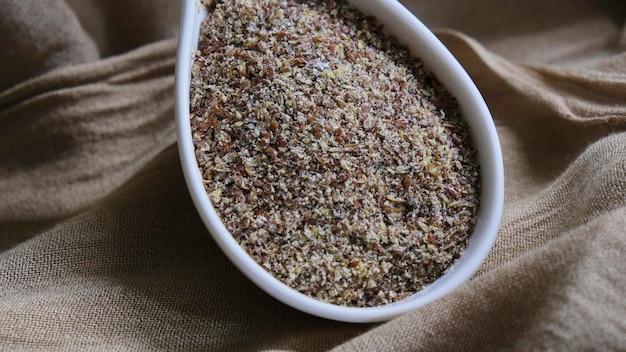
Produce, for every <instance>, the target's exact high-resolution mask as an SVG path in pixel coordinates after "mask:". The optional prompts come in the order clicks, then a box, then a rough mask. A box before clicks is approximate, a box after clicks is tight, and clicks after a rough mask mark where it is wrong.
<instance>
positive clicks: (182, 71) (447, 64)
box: [174, 0, 504, 323]
mask: <svg viewBox="0 0 626 352" xmlns="http://www.w3.org/2000/svg"><path fill="white" fill-rule="evenodd" d="M349 1H350V2H351V3H352V4H353V5H355V6H356V7H357V8H359V9H360V10H361V11H363V12H364V13H367V14H370V15H374V16H375V17H377V19H378V20H379V21H380V22H381V23H384V24H385V28H386V30H389V31H390V32H391V33H393V34H394V35H395V36H396V37H397V38H398V39H400V41H401V42H404V43H407V44H409V47H410V48H411V50H412V51H413V53H414V54H415V55H417V56H419V57H420V59H422V61H423V62H424V64H425V65H426V67H428V68H429V69H430V70H431V71H432V72H433V73H434V74H435V76H436V77H437V78H438V80H439V81H441V82H442V83H443V84H444V85H445V86H446V88H447V89H448V90H449V91H450V92H451V93H452V94H453V95H454V96H455V97H456V98H457V100H458V101H459V105H460V106H461V109H462V111H463V115H464V118H465V119H466V120H467V121H468V124H469V126H470V133H471V135H472V139H473V142H474V143H475V145H476V148H477V151H478V158H479V164H480V168H481V170H480V178H481V196H480V206H479V212H478V223H477V226H476V229H475V231H474V232H473V234H472V236H471V238H470V243H469V246H468V248H466V249H465V250H464V251H463V253H462V255H461V257H460V258H459V259H458V260H457V262H455V264H454V265H453V266H452V267H451V268H450V269H449V271H448V272H447V273H446V274H445V275H443V276H442V277H440V278H439V279H437V280H436V281H435V282H433V283H432V284H430V285H428V286H427V287H426V288H424V289H422V290H421V291H418V292H417V293H415V294H413V295H411V296H410V297H408V298H406V299H404V300H401V301H398V302H394V303H391V304H387V305H383V306H377V307H346V306H339V305H334V304H330V303H326V302H322V301H318V300H316V299H313V298H311V297H308V296H306V295H304V294H302V293H299V292H297V291H295V290H293V289H292V288H290V287H288V286H287V285H286V284H284V283H282V282H281V281H280V280H278V279H276V278H274V277H273V276H272V275H271V274H270V273H269V272H267V271H266V270H265V269H263V268H262V267H261V266H260V265H258V264H257V263H256V262H255V261H254V260H253V259H252V258H251V257H250V256H249V255H248V254H247V253H246V252H245V250H244V249H243V248H242V247H240V245H239V244H238V243H237V241H236V240H235V239H234V238H233V237H232V236H231V234H230V233H229V232H228V230H227V229H226V227H225V226H224V225H223V224H222V222H221V220H220V218H219V216H218V215H217V212H216V211H215V209H214V208H213V206H212V204H211V202H210V199H209V196H208V194H207V192H206V191H205V189H204V186H203V183H202V176H201V174H200V171H199V168H198V164H197V161H196V157H195V149H194V146H193V142H192V138H191V126H190V123H189V119H190V113H189V101H190V100H189V94H190V92H189V90H190V77H191V74H190V72H191V65H192V62H193V56H194V55H193V50H194V48H195V45H196V43H197V41H198V31H197V30H196V29H197V28H199V24H200V22H201V20H202V19H203V18H204V16H205V14H206V13H205V10H204V9H203V7H202V5H201V3H200V0H183V4H182V16H181V26H180V32H179V42H178V49H177V55H176V73H175V92H174V93H175V115H176V131H177V138H178V150H179V156H180V161H181V167H182V169H183V175H184V178H185V182H186V184H187V187H188V189H189V193H190V195H191V198H192V201H193V203H194V205H195V206H196V209H197V211H198V214H199V215H200V217H201V218H202V221H203V222H204V224H205V226H206V227H207V229H208V230H209V232H210V233H211V235H212V237H213V239H214V240H215V242H216V243H217V244H218V245H219V247H220V248H221V250H222V251H223V252H224V253H225V254H226V256H227V257H228V258H229V259H230V260H231V262H232V263H233V264H234V265H235V266H236V267H237V268H238V269H239V270H240V271H241V272H242V273H244V274H245V275H246V276H247V277H248V278H249V279H250V280H251V281H253V282H254V283H255V284H256V285H257V286H259V287H260V288H261V289H263V290H264V291H265V292H267V293H269V294H270V295H271V296H273V297H274V298H276V299H278V300H279V301H281V302H283V303H285V304H287V305H289V306H291V307H293V308H296V309H298V310H301V311H303V312H306V313H309V314H312V315H315V316H319V317H323V318H327V319H332V320H337V321H344V322H361V323H366V322H378V321H385V320H389V319H391V318H394V317H396V316H399V315H401V314H404V313H406V312H409V311H412V310H415V309H417V308H419V307H422V306H424V305H426V304H429V303H431V302H433V301H435V300H437V299H439V298H441V297H443V296H445V295H446V294H448V293H450V292H451V291H452V290H454V289H456V288H457V287H459V286H460V285H462V284H463V283H465V282H466V281H467V280H469V279H470V278H471V276H472V275H473V274H474V273H475V272H476V271H477V270H478V268H479V267H480V265H481V264H482V263H483V261H484V260H485V258H486V257H487V255H488V254H489V252H490V251H491V248H492V247H493V244H494V242H495V238H496V236H497V232H498V228H499V225H500V220H501V217H502V209H503V203H504V169H503V161H502V152H501V149H500V143H499V139H498V135H497V131H496V128H495V124H494V123H493V119H492V117H491V114H490V112H489V109H488V108H487V105H486V103H485V101H484V99H483V97H482V95H481V94H480V92H479V91H478V88H477V87H476V85H475V84H474V82H473V81H472V80H471V78H470V77H469V75H468V74H467V72H466V71H465V70H464V69H463V67H462V66H461V64H460V63H459V62H458V61H457V60H456V59H455V58H454V56H453V55H452V54H451V53H450V52H449V51H448V49H447V48H446V47H445V46H444V45H443V43H441V42H440V41H439V39H437V37H436V36H435V35H434V34H433V33H432V32H431V31H430V30H429V29H428V28H427V27H426V26H425V25H424V24H423V23H422V22H421V21H420V20H419V19H417V18H416V17H415V16H414V15H413V14H412V13H411V12H410V11H409V10H408V9H406V8H405V7H404V6H403V5H402V4H400V3H399V2H397V1H388V0H349Z"/></svg>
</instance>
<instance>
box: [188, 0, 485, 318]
mask: <svg viewBox="0 0 626 352" xmlns="http://www.w3.org/2000/svg"><path fill="white" fill-rule="evenodd" d="M205 5H206V6H207V9H208V10H209V15H208V18H207V19H206V21H205V22H204V23H203V25H202V29H201V35H200V40H199V45H198V52H197V57H196V62H195V65H194V66H193V72H192V84H191V97H192V98H191V111H192V114H191V125H192V133H193V140H194V143H195V149H196V156H197V159H198V163H199V167H200V170H201V172H202V175H203V178H204V182H205V185H206V189H207V192H208V193H209V196H210V199H211V201H212V203H213V205H214V206H215V208H216V210H217V211H218V213H219V214H220V216H221V218H222V220H223V221H224V223H225V225H226V227H227V228H228V229H229V230H230V232H231V233H232V235H233V236H234V237H235V239H237V241H238V242H239V243H240V244H241V246H242V247H243V248H244V249H246V251H247V252H248V253H249V255H250V256H251V257H252V258H254V259H255V260H256V261H257V262H258V263H259V264H260V265H262V266H263V267H264V268H265V269H266V270H268V271H269V272H270V273H272V274H273V275H274V276H275V277H277V278H278V279H280V280H281V281H283V282H284V283H286V284H287V285H289V286H290V287H292V288H294V289H295V290H297V291H299V292H302V293H304V294H306V295H308V296H311V297H314V298H316V299H319V300H322V301H326V302H330V303H333V304H339V305H348V306H377V305H383V304H387V303H390V302H394V301H398V300H401V299H403V298H405V297H407V296H409V295H411V294H412V293H414V292H416V291H419V290H420V289H422V288H423V287H424V286H425V285H428V284H429V283H431V282H433V281H434V280H435V279H437V278H438V277H439V276H441V275H442V274H443V273H444V272H445V271H446V270H447V269H448V268H449V267H450V265H452V264H453V263H454V261H455V260H456V259H457V258H458V257H459V256H460V254H461V252H462V250H463V249H464V248H465V247H466V246H467V242H468V239H469V236H470V234H471V232H472V230H473V228H474V227H475V223H476V212H477V207H478V195H479V181H478V166H477V163H476V156H475V151H474V150H473V149H472V147H471V146H470V141H469V136H468V131H467V126H466V125H465V124H464V122H463V121H462V120H461V117H460V112H459V110H458V106H457V103H456V101H455V99H454V98H453V97H451V96H450V94H449V93H448V92H447V91H446V90H445V89H444V88H443V87H442V86H441V85H440V84H439V83H438V82H437V81H436V79H435V78H434V77H433V76H432V75H431V74H430V73H429V72H428V71H427V70H426V69H425V68H424V67H423V66H422V64H421V62H420V61H419V60H417V59H415V58H413V57H411V56H410V54H409V52H408V50H407V49H406V48H405V47H403V46H401V45H400V44H398V43H397V42H396V41H395V40H394V39H392V38H390V37H388V36H386V35H384V34H382V33H381V31H380V29H381V28H380V27H379V26H378V25H377V24H376V22H375V20H374V19H371V18H365V17H364V16H362V15H361V14H360V13H358V12H357V11H355V10H354V9H353V8H351V7H350V6H349V5H347V4H346V3H345V2H343V1H320V2H310V1H294V0H290V1H278V0H261V1H257V0H247V1H246V0H228V1H205Z"/></svg>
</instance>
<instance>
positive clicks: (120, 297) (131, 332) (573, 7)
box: [0, 0, 626, 351]
mask: <svg viewBox="0 0 626 352" xmlns="http://www.w3.org/2000/svg"><path fill="white" fill-rule="evenodd" d="M404 3H405V4H406V6H407V7H408V8H410V9H411V10H412V11H414V12H415V13H416V14H418V16H419V17H420V18H421V19H422V20H423V21H424V22H425V23H426V24H427V25H428V26H430V27H431V28H433V30H434V31H435V33H436V34H437V35H438V36H439V37H440V38H441V40H442V41H443V42H444V43H445V44H446V45H447V46H448V47H449V48H450V50H451V51H452V52H453V53H454V54H455V55H456V56H457V58H458V59H459V61H460V62H461V63H462V64H463V65H464V66H465V67H466V69H467V70H468V72H469V73H470V75H471V76H472V78H473V79H474V80H475V81H476V83H477V85H478V87H479V89H480V90H481V91H482V93H483V94H484V96H485V98H486V100H487V103H488V105H489V107H490V109H491V110H492V113H493V117H494V120H495V123H496V125H497V128H498V132H499V135H500V138H501V143H502V148H503V153H504V161H505V174H506V181H505V182H506V195H505V209H504V218H503V221H502V226H501V231H500V233H499V237H498V239H497V242H496V244H495V247H494V249H493V252H492V253H491V255H490V256H489V258H488V259H487V261H486V262H485V264H484V265H483V266H482V267H481V269H480V270H479V272H478V273H477V275H476V276H475V277H474V278H473V279H472V280H471V281H470V282H469V283H468V284H466V285H464V286H463V287H462V288H460V289H459V290H457V291H455V292H454V293H452V294H450V295H448V296H446V297H445V298H444V299H442V300H440V301H438V302H435V303H433V304H431V305H429V306H427V307H424V308H423V309H419V310H417V311H414V312H412V313H409V314H406V315H405V316H402V317H399V318H397V319H395V320H392V321H389V322H387V323H383V324H365V325H363V324H345V323H339V322H333V321H328V320H324V319H320V318H315V317H312V316H309V315H307V314H304V313H301V312H299V311H296V310H294V309H291V308H289V307H287V306H285V305H283V304H282V303H279V302H278V301H276V300H274V299H273V298H272V297H270V296H268V295H267V294H265V293H263V292H262V291H261V290H259V289H258V288H257V287H256V286H254V285H253V284H252V283H251V282H250V281H249V280H247V279H246V278H245V277H244V276H243V275H242V274H240V273H239V272H238V271H237V269H236V268H234V266H233V265H232V264H230V262H228V260H227V259H226V257H225V256H224V255H223V254H222V253H221V252H220V250H219V249H218V248H217V246H216V245H215V243H214V242H213V241H212V239H211V238H210V236H209V234H208V232H207V231H206V229H205V228H204V227H203V225H202V223H201V221H200V219H199V217H198V215H197V213H196V211H195V209H194V207H193V204H192V203H191V200H190V198H189V195H188V193H187V189H186V186H185V183H184V180H183V176H182V173H181V170H180V166H179V160H178V156H177V151H176V139H175V127H174V114H173V83H174V76H173V73H174V64H175V51H176V39H175V36H176V33H177V26H178V19H179V13H180V12H179V8H180V3H179V2H178V1H170V0H152V1H149V0H134V1H121V0H115V1H111V0H43V1H30V0H2V1H0V14H1V16H0V350H7V351H20V350H46V351H52V350H63V351H71V350H105V351H110V350H133V351H135V350H185V351H191V350H201V351H211V350H220V351H222V350H223V351H256V350H281V351H320V350H329V349H335V350H336V351H357V350H363V351H365V350H376V351H459V350H462V351H487V350H513V351H536V350H553V351H576V350H584V351H588V350H603V351H610V350H626V318H625V317H626V301H625V297H626V230H625V229H626V51H625V50H626V31H625V19H626V3H624V2H623V1H622V0H616V1H597V0H593V1H591V0H551V1H543V0H542V1H539V0H528V1H515V0H504V1H495V0H476V1H462V0H441V1H421V0H406V1H404Z"/></svg>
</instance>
